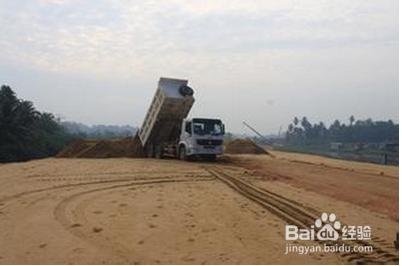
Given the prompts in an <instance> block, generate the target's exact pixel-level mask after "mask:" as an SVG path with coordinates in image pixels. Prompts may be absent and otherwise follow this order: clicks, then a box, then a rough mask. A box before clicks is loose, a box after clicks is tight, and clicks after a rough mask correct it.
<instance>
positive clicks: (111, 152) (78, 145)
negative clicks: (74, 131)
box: [57, 136, 143, 158]
mask: <svg viewBox="0 0 402 266" xmlns="http://www.w3.org/2000/svg"><path fill="white" fill-rule="evenodd" d="M57 157H58V158H118V157H130V158H138V157H143V150H142V147H141V142H140V140H139V138H138V137H137V136H136V137H134V138H125V139H117V140H77V141H75V142H73V143H71V144H70V145H68V146H67V147H65V148H64V149H63V150H62V151H61V152H60V153H59V154H58V155H57Z"/></svg>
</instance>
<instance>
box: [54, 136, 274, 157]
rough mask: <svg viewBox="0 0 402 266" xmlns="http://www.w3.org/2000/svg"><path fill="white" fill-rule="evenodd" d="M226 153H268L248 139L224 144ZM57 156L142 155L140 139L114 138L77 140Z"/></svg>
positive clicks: (136, 137)
mask: <svg viewBox="0 0 402 266" xmlns="http://www.w3.org/2000/svg"><path fill="white" fill-rule="evenodd" d="M225 153H228V154H269V153H268V152H267V151H266V150H265V149H263V148H262V147H260V146H258V145H257V144H256V143H254V142H253V141H252V140H250V139H235V140H232V141H229V142H227V143H226V144H225ZM57 157H58V158H119V157H129V158H139V157H144V153H143V149H142V146H141V141H140V139H139V137H138V136H135V137H134V138H125V139H116V140H77V141H74V142H73V143H71V144H70V145H68V146H67V147H65V148H64V149H63V150H62V151H61V152H60V153H59V154H58V155H57Z"/></svg>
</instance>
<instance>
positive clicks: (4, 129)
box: [0, 85, 73, 162]
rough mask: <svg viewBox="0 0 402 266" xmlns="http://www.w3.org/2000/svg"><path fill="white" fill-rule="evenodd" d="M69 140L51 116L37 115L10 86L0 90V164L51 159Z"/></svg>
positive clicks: (31, 105)
mask: <svg viewBox="0 0 402 266" xmlns="http://www.w3.org/2000/svg"><path fill="white" fill-rule="evenodd" d="M72 138H73V136H71V135H69V134H68V133H66V131H65V130H64V129H63V127H62V126H61V125H60V124H59V123H58V121H57V119H56V118H55V117H54V115H52V114H51V113H41V112H39V111H37V110H36V109H35V107H34V105H33V103H32V102H30V101H25V100H22V99H18V98H17V95H16V94H15V93H14V91H13V90H12V89H11V88H10V87H9V86H6V85H3V86H1V89H0V162H12V161H25V160H29V159H34V158H43V157H47V156H53V155H55V154H57V153H58V152H59V151H60V150H61V149H62V148H63V147H64V145H65V144H66V143H67V142H69V141H71V139H72Z"/></svg>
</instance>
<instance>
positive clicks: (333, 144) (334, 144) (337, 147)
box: [330, 142, 343, 151]
mask: <svg viewBox="0 0 402 266" xmlns="http://www.w3.org/2000/svg"><path fill="white" fill-rule="evenodd" d="M342 147H343V143H342V142H331V144H330V148H331V150H332V151H339V150H340V149H342Z"/></svg>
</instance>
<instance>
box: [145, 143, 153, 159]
mask: <svg viewBox="0 0 402 266" xmlns="http://www.w3.org/2000/svg"><path fill="white" fill-rule="evenodd" d="M147 157H148V158H153V157H155V152H154V146H153V145H152V144H150V145H148V146H147Z"/></svg>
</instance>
